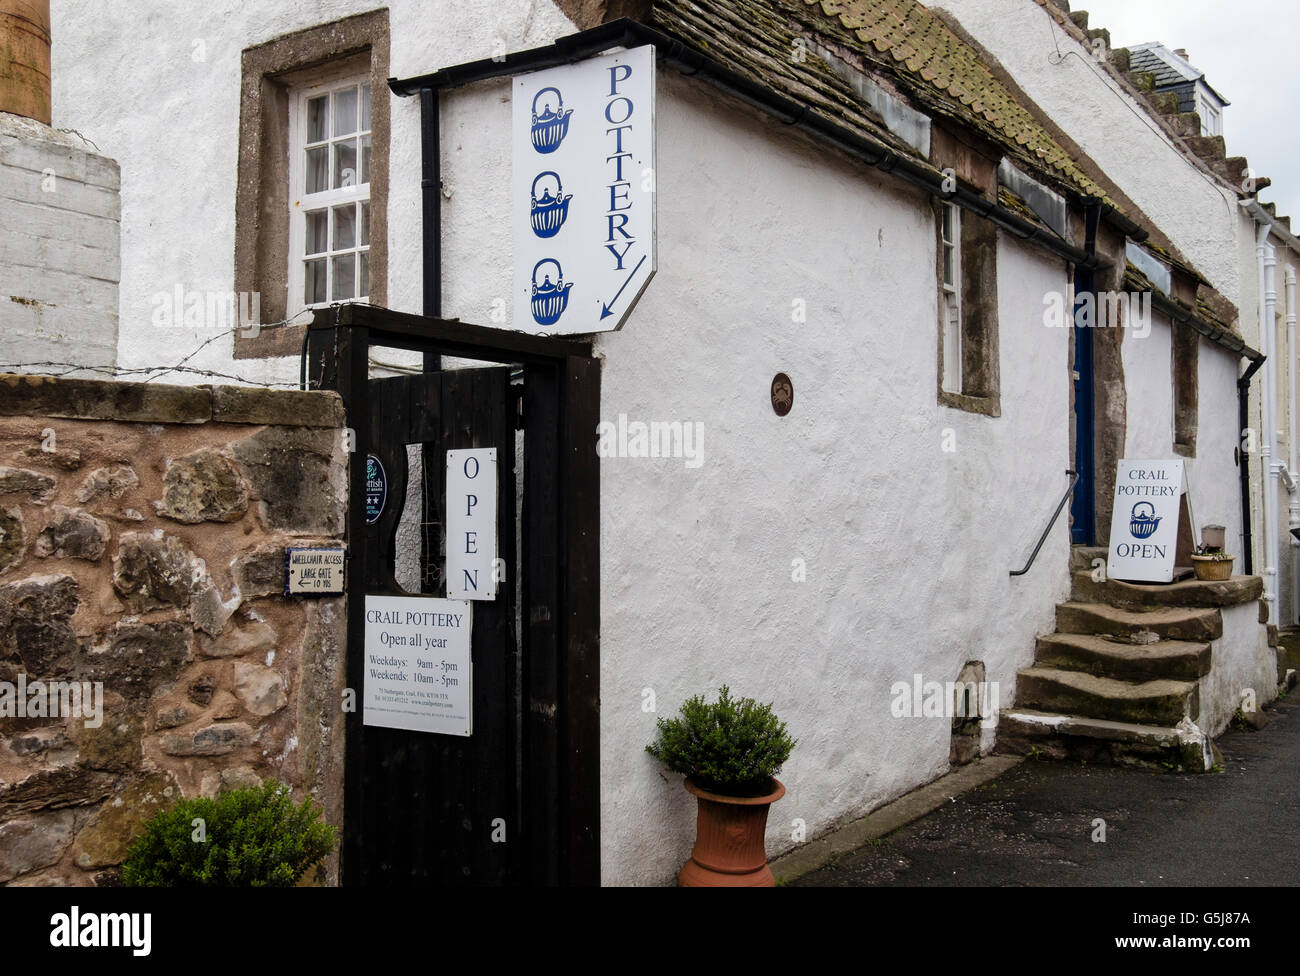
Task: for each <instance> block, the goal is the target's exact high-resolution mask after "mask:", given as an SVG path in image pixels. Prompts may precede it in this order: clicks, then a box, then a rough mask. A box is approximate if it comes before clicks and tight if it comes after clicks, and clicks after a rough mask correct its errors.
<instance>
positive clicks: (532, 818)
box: [305, 305, 600, 885]
mask: <svg viewBox="0 0 1300 976" xmlns="http://www.w3.org/2000/svg"><path fill="white" fill-rule="evenodd" d="M305 343H306V345H305V369H306V371H307V373H308V375H309V377H310V385H311V387H312V388H314V389H329V390H336V391H337V392H338V393H339V395H340V397H341V398H342V400H343V405H344V408H345V410H346V412H347V416H348V418H349V421H348V423H349V427H350V428H351V438H352V449H353V450H352V455H351V459H350V460H351V463H350V464H349V473H348V488H349V499H350V501H349V505H348V525H347V535H348V558H349V566H348V574H347V579H348V587H349V591H350V592H349V596H350V597H362V596H363V595H364V593H363V592H362V591H363V590H364V583H363V581H364V580H366V579H368V578H369V577H370V575H371V568H370V567H369V566H368V565H366V560H367V559H368V558H369V556H368V554H367V552H366V547H365V546H358V545H354V544H353V540H356V539H362V538H364V534H365V531H366V523H365V505H364V499H365V463H364V462H365V457H366V455H367V454H368V453H372V451H371V445H370V443H368V439H369V434H368V427H369V424H368V423H366V422H364V421H363V418H367V417H368V416H369V406H368V402H367V401H368V396H369V380H370V377H369V360H370V349H371V347H374V346H382V347H387V348H400V349H408V350H412V351H416V352H422V353H424V354H425V360H426V362H427V361H429V358H430V357H431V356H455V357H461V358H465V359H470V360H478V361H486V362H496V363H502V364H519V365H521V366H522V367H523V371H524V384H523V397H522V402H521V419H520V421H519V423H520V424H521V425H522V426H523V429H524V456H525V465H524V511H523V526H522V532H523V535H524V537H525V539H526V540H529V541H527V542H526V543H525V551H526V553H527V556H523V555H521V557H520V558H527V559H528V565H527V566H526V567H524V568H523V569H524V572H523V597H522V600H523V603H522V607H521V611H522V612H521V619H522V621H523V630H522V633H521V634H520V642H521V647H522V650H523V660H524V667H523V679H522V687H521V694H522V698H523V701H522V709H521V720H522V722H523V727H522V740H523V770H524V782H523V812H524V817H525V822H524V823H523V824H521V825H520V831H519V832H518V833H517V834H516V835H515V836H517V837H518V838H519V840H518V842H519V843H521V844H522V845H523V847H524V855H523V857H522V862H523V863H524V865H525V867H524V870H523V876H524V878H525V879H526V880H527V882H529V883H532V884H543V885H554V884H599V883H600V723H599V718H600V465H599V459H598V457H597V455H596V426H597V424H598V422H599V414H600V361H599V360H597V359H595V358H593V357H592V354H591V346H590V344H589V343H583V342H574V341H569V340H565V339H559V338H554V337H545V336H532V335H527V334H525V333H519V332H509V331H505V330H501V329H491V328H485V327H483V326H476V325H469V324H466V323H464V322H460V321H454V320H445V319H438V318H428V317H425V316H419V315H408V314H405V313H400V312H392V311H389V310H388V309H383V308H378V307H376V306H371V305H341V306H335V307H333V308H329V309H321V310H317V311H316V312H315V313H314V316H313V320H312V322H311V324H310V325H309V326H308V330H307V335H306V337H305ZM353 418H357V419H353ZM530 457H531V458H532V459H534V463H531V464H530V463H528V462H527V459H528V458H530ZM354 581H355V584H354ZM354 585H355V586H356V587H357V589H353V587H354ZM364 610H365V601H364V599H356V598H352V599H349V600H348V623H347V641H348V653H347V685H348V687H349V688H351V689H353V690H354V691H355V690H358V689H360V688H361V686H362V682H363V666H362V665H363V658H362V654H361V653H360V649H361V648H362V647H363V646H364V633H365V619H364ZM364 729H365V727H364V726H363V724H362V722H361V712H360V711H359V710H357V711H353V712H350V713H348V714H347V715H346V716H345V734H346V741H345V744H344V773H343V779H344V823H343V852H342V854H343V856H342V870H341V879H342V883H343V884H349V883H350V880H349V874H350V873H351V874H353V876H355V874H356V872H355V871H352V872H350V871H349V867H350V865H355V864H357V863H359V862H358V860H357V859H358V858H359V857H360V856H361V847H360V840H361V831H360V830H352V831H349V822H352V823H358V821H357V819H356V818H357V817H359V815H360V790H361V776H360V765H359V764H360V756H361V751H360V746H361V741H362V736H363V735H364V734H365V732H364ZM362 829H364V827H362Z"/></svg>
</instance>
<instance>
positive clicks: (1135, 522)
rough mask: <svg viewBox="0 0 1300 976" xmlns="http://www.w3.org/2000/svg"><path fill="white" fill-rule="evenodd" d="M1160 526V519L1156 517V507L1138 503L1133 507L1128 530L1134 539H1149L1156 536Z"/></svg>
mask: <svg viewBox="0 0 1300 976" xmlns="http://www.w3.org/2000/svg"><path fill="white" fill-rule="evenodd" d="M1159 525H1160V519H1159V517H1158V516H1157V515H1156V507H1155V506H1154V505H1152V504H1151V503H1150V502H1138V503H1137V504H1136V505H1134V506H1133V511H1132V513H1131V514H1130V515H1129V522H1128V528H1129V531H1130V532H1132V533H1133V538H1135V539H1149V538H1151V536H1153V535H1155V531H1156V529H1157V528H1158V527H1159Z"/></svg>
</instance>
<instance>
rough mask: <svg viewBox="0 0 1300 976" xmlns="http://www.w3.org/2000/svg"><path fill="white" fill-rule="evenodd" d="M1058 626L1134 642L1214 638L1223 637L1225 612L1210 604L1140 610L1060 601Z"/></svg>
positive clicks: (1065, 631) (1062, 630)
mask: <svg viewBox="0 0 1300 976" xmlns="http://www.w3.org/2000/svg"><path fill="white" fill-rule="evenodd" d="M1056 629H1057V630H1058V631H1059V632H1060V633H1063V634H1105V635H1108V636H1111V637H1120V638H1123V639H1125V640H1128V641H1131V642H1133V643H1134V644H1150V643H1153V642H1154V641H1156V640H1161V639H1163V640H1180V641H1212V640H1218V639H1219V638H1220V637H1222V636H1223V614H1222V613H1220V612H1219V611H1218V610H1217V609H1213V608H1210V607H1162V608H1159V609H1156V610H1147V611H1140V610H1121V609H1120V608H1119V607H1112V606H1108V605H1106V604H1104V603H1058V604H1057V605H1056Z"/></svg>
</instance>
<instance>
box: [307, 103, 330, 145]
mask: <svg viewBox="0 0 1300 976" xmlns="http://www.w3.org/2000/svg"><path fill="white" fill-rule="evenodd" d="M329 103H330V100H329V96H328V95H322V96H320V98H309V99H307V141H308V142H324V141H325V139H326V137H327V136H328V135H329V130H328V129H327V128H326V125H325V119H326V118H327V113H328V111H329Z"/></svg>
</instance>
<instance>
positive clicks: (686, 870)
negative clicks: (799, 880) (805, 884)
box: [646, 685, 795, 887]
mask: <svg viewBox="0 0 1300 976" xmlns="http://www.w3.org/2000/svg"><path fill="white" fill-rule="evenodd" d="M656 724H657V728H658V736H657V737H656V739H655V741H654V742H653V743H652V744H650V745H648V746H646V751H647V752H649V753H650V755H652V756H654V757H655V758H656V759H658V760H660V761H661V762H663V763H664V764H665V765H666V766H667V767H668V768H669V769H671V770H673V771H674V772H677V773H683V774H684V775H685V776H686V783H685V786H686V789H687V791H688V792H690V793H692V794H694V796H695V798H696V809H697V813H696V822H695V847H694V848H693V849H692V851H691V857H690V860H688V861H687V862H686V863H685V864H684V865H683V866H682V869H681V871H680V872H679V873H678V875H677V883H678V884H679V885H682V886H683V887H700V886H715V887H773V886H775V884H776V880H775V879H774V878H773V877H772V871H771V869H770V868H769V867H768V866H767V851H766V850H765V849H764V846H763V835H764V834H765V832H766V830H767V811H768V808H769V807H770V806H771V805H772V804H773V803H775V802H776V801H777V800H779V799H781V797H782V796H784V795H785V787H784V786H782V785H781V783H780V781H779V780H777V779H776V777H775V774H776V773H777V772H779V771H780V769H781V766H782V764H784V763H785V761H786V760H787V759H788V758H789V757H790V752H791V750H792V749H794V746H795V740H794V739H792V738H790V736H789V735H788V734H787V733H786V728H785V723H784V722H782V721H780V720H778V719H777V717H776V715H774V714H773V712H772V706H771V704H767V705H760V704H758V703H757V702H756V701H754V699H752V698H739V699H733V698H732V697H731V691H730V689H729V688H728V687H727V686H726V685H723V686H722V688H721V689H720V691H719V697H718V700H717V701H716V702H706V701H705V700H704V699H703V697H702V696H700V695H696V696H695V697H694V698H691V699H689V700H688V701H687V702H686V703H685V704H683V705H682V711H681V715H680V716H679V717H677V718H673V719H662V718H661V719H659V721H658V722H657V723H656Z"/></svg>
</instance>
